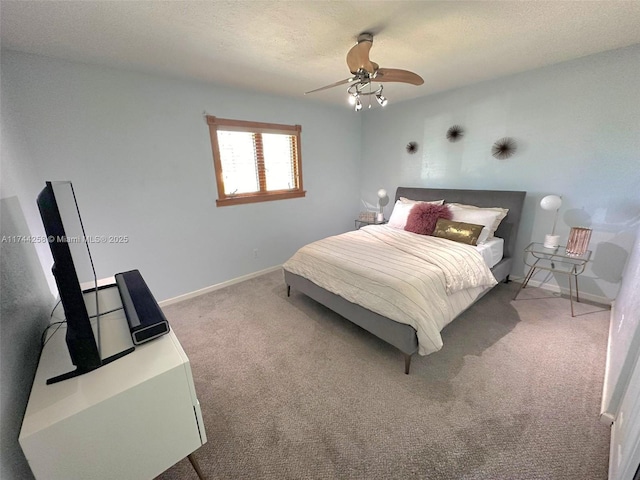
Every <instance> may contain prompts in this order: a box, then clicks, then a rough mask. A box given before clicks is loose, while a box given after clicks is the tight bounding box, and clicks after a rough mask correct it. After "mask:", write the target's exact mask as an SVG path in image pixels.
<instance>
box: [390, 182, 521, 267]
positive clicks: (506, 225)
mask: <svg viewBox="0 0 640 480" xmlns="http://www.w3.org/2000/svg"><path fill="white" fill-rule="evenodd" d="M525 195H526V192H516V191H508V190H454V189H441V188H418V187H398V190H396V201H397V200H398V199H399V198H400V197H406V198H410V199H411V200H441V199H444V201H445V203H465V204H467V205H475V206H477V207H501V208H508V209H509V213H508V214H507V216H506V217H505V218H504V220H502V222H500V226H499V227H498V230H496V233H495V235H496V237H501V238H504V258H505V259H506V258H511V257H512V256H513V252H515V248H516V238H517V235H518V227H519V226H520V216H521V215H522V206H523V204H524V197H525Z"/></svg>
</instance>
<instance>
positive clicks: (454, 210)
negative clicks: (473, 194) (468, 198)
mask: <svg viewBox="0 0 640 480" xmlns="http://www.w3.org/2000/svg"><path fill="white" fill-rule="evenodd" d="M447 206H448V207H449V210H450V211H451V214H452V216H453V217H452V220H453V221H454V222H466V223H475V224H476V225H484V228H483V229H482V232H481V233H480V237H479V238H478V243H484V242H486V241H487V240H489V239H490V238H493V234H494V233H495V231H496V230H497V229H498V227H499V226H500V222H501V221H502V220H503V219H504V217H506V216H507V213H508V212H509V209H508V208H500V207H486V208H485V207H476V206H475V205H464V204H462V203H447Z"/></svg>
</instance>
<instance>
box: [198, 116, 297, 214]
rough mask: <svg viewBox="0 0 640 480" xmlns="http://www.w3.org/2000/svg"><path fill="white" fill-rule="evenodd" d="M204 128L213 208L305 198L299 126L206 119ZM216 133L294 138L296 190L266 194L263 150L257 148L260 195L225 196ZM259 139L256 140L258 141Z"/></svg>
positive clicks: (211, 117)
mask: <svg viewBox="0 0 640 480" xmlns="http://www.w3.org/2000/svg"><path fill="white" fill-rule="evenodd" d="M206 120H207V125H208V126H209V134H210V136H211V149H212V151H213V166H214V170H215V174H216V185H217V187H218V199H217V200H216V206H218V207H224V206H227V205H240V204H245V203H256V202H268V201H271V200H284V199H287V198H299V197H304V196H305V194H306V192H305V190H304V189H303V188H302V155H301V153H300V148H301V147H300V145H301V144H300V132H301V131H302V127H301V126H300V125H282V124H277V123H262V122H249V121H245V120H232V119H229V118H218V117H214V116H211V115H206ZM218 130H223V131H236V132H247V133H254V134H262V133H277V134H282V135H290V136H292V137H293V138H294V141H295V148H293V157H294V158H293V165H292V166H293V176H294V180H295V181H296V186H295V188H293V189H287V190H267V187H266V177H265V170H264V158H263V157H262V151H261V150H262V149H261V148H258V149H257V150H258V151H257V152H256V155H257V156H256V167H257V169H258V179H259V185H260V191H259V192H250V193H239V194H237V195H228V194H226V193H225V188H224V177H223V173H222V162H221V161H220V147H219V144H218ZM258 139H259V140H258ZM256 141H257V142H261V141H262V137H260V136H259V135H258V136H257V137H256Z"/></svg>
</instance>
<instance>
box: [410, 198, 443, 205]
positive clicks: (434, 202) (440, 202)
mask: <svg viewBox="0 0 640 480" xmlns="http://www.w3.org/2000/svg"><path fill="white" fill-rule="evenodd" d="M400 201H401V202H402V203H411V204H416V203H432V204H434V205H442V204H443V203H444V200H432V201H428V202H427V201H424V200H411V199H409V198H406V197H400Z"/></svg>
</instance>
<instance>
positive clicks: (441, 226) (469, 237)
mask: <svg viewBox="0 0 640 480" xmlns="http://www.w3.org/2000/svg"><path fill="white" fill-rule="evenodd" d="M483 228H484V225H476V224H475V223H465V222H454V221H453V220H445V219H444V218H439V219H438V221H437V222H436V229H435V230H434V231H433V236H434V237H440V238H446V239H447V240H453V241H454V242H460V243H466V244H467V245H477V243H478V238H479V237H480V233H481V232H482V229H483Z"/></svg>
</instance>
